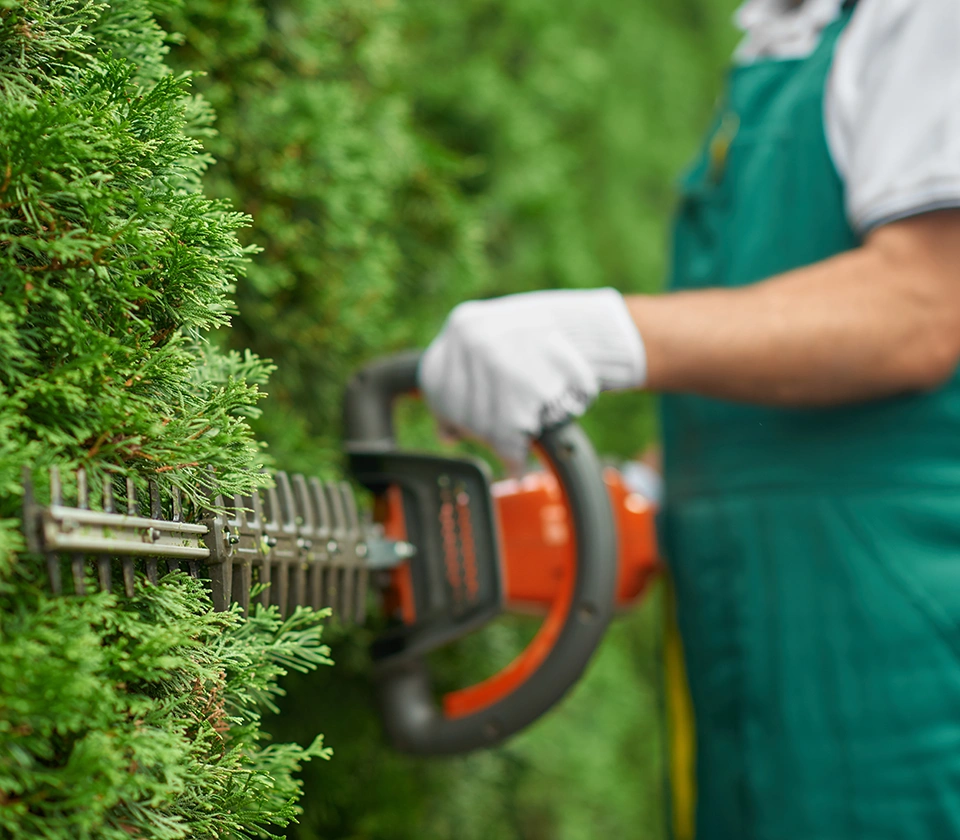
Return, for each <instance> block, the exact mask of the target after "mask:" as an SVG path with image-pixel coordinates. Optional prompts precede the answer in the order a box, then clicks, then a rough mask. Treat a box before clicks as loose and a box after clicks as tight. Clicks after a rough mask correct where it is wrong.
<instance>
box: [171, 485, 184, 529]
mask: <svg viewBox="0 0 960 840" xmlns="http://www.w3.org/2000/svg"><path fill="white" fill-rule="evenodd" d="M170 498H171V501H172V504H173V521H174V522H183V499H182V498H181V495H180V488H179V487H177V486H176V485H174V486H173V487H171V488H170Z"/></svg>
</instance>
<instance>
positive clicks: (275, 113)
mask: <svg viewBox="0 0 960 840" xmlns="http://www.w3.org/2000/svg"><path fill="white" fill-rule="evenodd" d="M732 7H733V0H725V2H723V3H715V2H712V0H629V2H628V0H614V2H612V3H600V4H598V3H595V2H591V0H458V2H454V3H443V2H437V0H406V2H403V3H400V2H395V0H271V2H269V3H268V2H260V1H259V0H228V2H214V1H213V0H186V2H185V3H184V5H183V6H182V7H181V8H180V9H178V10H176V11H175V12H173V13H171V15H170V18H169V21H170V28H171V29H172V30H174V31H177V32H179V33H182V40H181V42H180V44H179V46H177V47H176V49H175V50H174V60H175V61H176V62H178V63H180V65H181V66H183V67H198V68H203V69H204V70H205V71H206V75H205V76H204V77H203V78H201V79H198V80H197V86H198V88H199V89H200V90H202V92H203V94H204V96H205V97H207V98H208V99H209V100H210V101H211V102H212V103H213V105H214V107H215V109H216V111H217V113H218V122H217V128H218V130H219V134H218V136H216V137H214V138H211V140H210V141H209V143H208V148H209V149H210V150H211V151H213V152H214V154H215V156H216V157H217V158H218V159H219V161H220V162H219V163H218V164H217V165H216V166H215V167H213V169H212V170H211V173H210V177H209V179H208V182H207V183H208V184H209V185H210V188H211V189H212V190H213V191H214V192H215V194H217V195H221V196H224V197H228V198H230V199H231V200H232V201H234V202H235V203H236V204H237V205H238V206H239V207H241V208H242V209H243V210H245V211H246V212H248V213H249V214H251V215H252V216H253V218H254V223H253V226H252V227H251V228H250V229H249V230H248V231H245V232H244V233H243V234H242V236H243V238H244V241H245V242H248V243H252V244H256V245H257V246H258V247H260V248H261V249H262V251H261V253H260V254H259V255H258V256H256V257H255V258H254V262H253V265H252V267H251V269H250V272H249V279H248V280H247V281H245V282H244V283H243V284H241V286H240V289H239V294H238V300H239V306H240V312H239V316H238V318H237V319H236V322H235V323H236V328H235V329H234V330H233V332H232V333H231V334H230V336H229V337H228V341H229V342H231V343H232V344H233V346H237V347H239V346H250V347H253V348H254V349H255V350H256V351H257V352H259V353H260V354H262V355H263V356H265V357H269V358H271V359H273V360H274V361H276V362H277V363H278V366H279V370H278V372H277V374H276V375H275V376H274V378H273V379H272V381H271V387H270V391H271V394H270V398H269V399H268V400H267V401H266V402H265V404H264V413H263V416H262V418H260V419H259V420H257V421H254V425H255V427H256V429H257V431H258V433H259V434H260V435H261V436H262V437H263V438H264V439H265V440H267V441H268V442H269V444H270V450H269V451H270V454H271V455H272V457H273V458H275V460H276V462H277V463H279V464H282V465H284V466H286V467H296V468H310V469H315V470H318V471H332V470H333V469H335V467H336V465H337V464H338V463H339V460H340V453H339V441H340V437H339V428H338V425H339V413H340V395H341V392H342V387H343V383H344V381H345V378H346V377H347V375H348V374H349V372H350V371H351V370H352V369H353V368H354V367H356V366H357V365H358V364H360V363H361V362H363V361H364V360H366V359H368V358H369V357H371V356H372V355H375V354H377V353H382V352H386V351H390V350H393V349H398V348H402V347H408V346H422V345H424V344H425V343H426V342H427V341H428V340H429V338H430V337H431V336H432V335H433V334H434V332H435V331H436V330H437V328H438V327H439V325H440V324H441V322H442V319H443V317H444V315H445V314H446V312H447V311H448V310H449V309H450V307H451V306H453V305H454V304H455V303H456V302H458V301H460V300H463V299H466V298H470V297H475V296H488V295H495V294H500V293H507V292H513V291H518V290H524V289H533V288H541V287H554V286H561V287H562V286H585V285H586V286H589V285H600V284H613V285H616V286H618V287H620V288H621V289H624V290H651V289H654V288H656V287H657V286H658V285H659V283H660V281H661V277H662V275H663V273H664V267H665V266H664V254H665V247H664V246H665V238H666V226H667V220H668V217H669V213H670V207H671V205H672V201H673V190H672V185H673V181H674V178H675V177H676V175H677V173H678V172H679V170H680V169H681V167H682V165H683V163H684V161H685V160H686V159H687V157H688V156H689V155H690V154H691V153H692V151H693V149H694V146H695V143H696V141H697V134H698V131H699V130H700V128H701V127H702V126H703V125H704V124H705V123H706V121H707V119H708V115H709V111H710V109H711V107H712V102H713V98H714V97H715V95H716V92H717V88H718V83H719V74H718V72H717V71H718V70H719V68H720V67H721V66H722V64H723V63H724V62H725V60H726V56H727V54H728V52H729V49H730V47H731V45H732V34H733V33H732V29H731V27H730V26H729V23H728V21H729V14H730V12H731V11H732ZM586 422H587V425H588V427H589V429H590V431H591V433H592V434H593V436H594V439H595V440H596V441H597V443H598V445H599V446H600V448H601V449H603V450H604V451H606V452H608V453H616V454H620V455H630V454H633V453H634V452H636V451H637V450H638V449H639V448H640V447H641V446H642V445H644V444H645V443H646V442H647V441H649V440H650V439H651V437H652V435H653V422H652V411H651V403H650V401H649V400H648V399H647V398H645V397H642V396H620V397H615V398H613V397H611V398H605V399H603V400H601V404H600V405H599V406H598V407H597V408H596V409H595V410H594V411H592V412H591V414H590V416H589V417H588V418H587V421H586ZM656 609H657V605H656V604H655V603H651V604H650V608H649V609H648V610H647V611H646V612H644V613H642V614H639V615H636V616H634V617H633V618H632V619H631V620H629V621H625V622H623V623H621V624H618V625H617V627H616V629H615V630H614V631H613V632H612V633H611V635H610V637H609V639H608V640H607V642H606V643H605V645H604V647H603V650H602V651H601V654H600V656H599V658H598V660H597V661H596V663H595V665H594V666H593V667H592V669H591V671H590V674H589V676H588V678H587V679H586V680H584V681H583V682H582V684H581V685H580V686H579V687H578V688H577V690H576V692H575V693H574V695H573V696H572V697H571V699H570V700H569V701H568V702H567V703H565V704H564V705H563V706H562V707H561V708H560V709H559V710H558V711H557V712H556V713H554V714H553V715H551V716H550V717H549V718H548V719H547V720H545V721H544V722H543V723H542V724H540V725H538V726H537V727H535V728H534V729H533V730H532V731H530V732H528V733H526V734H524V735H523V736H522V737H520V738H518V739H516V740H514V741H512V742H511V743H510V744H509V745H508V746H507V747H506V748H504V749H501V750H498V751H495V752H493V753H488V754H484V755H478V756H473V757H469V758H467V759H463V760H452V761H449V760H447V761H442V762H424V761H411V760H407V759H404V758H402V757H399V756H396V755H394V754H392V753H390V752H389V751H388V750H385V749H384V746H383V744H382V740H381V736H380V732H379V728H378V724H377V721H376V718H375V716H374V713H373V701H372V693H371V686H370V681H369V679H370V678H369V674H368V671H367V658H366V653H365V642H366V639H365V633H364V632H355V633H352V634H341V635H340V636H339V637H338V638H337V639H336V640H335V641H334V642H333V645H332V646H333V651H334V654H333V655H334V659H335V660H336V662H337V665H336V667H335V668H334V669H329V670H327V671H325V672H324V673H321V674H317V675H313V676H309V677H306V678H302V679H298V680H296V681H294V683H292V684H291V688H292V692H291V696H290V697H289V698H288V700H287V701H286V703H285V705H284V709H285V714H284V715H283V716H281V717H279V718H277V719H276V720H275V721H274V722H273V723H272V724H271V725H272V727H273V730H274V731H275V732H276V733H277V734H278V735H279V736H281V737H283V738H295V737H296V738H300V739H301V740H303V741H304V742H306V740H307V739H308V738H309V737H310V733H311V732H312V731H313V729H314V728H315V727H316V725H317V723H316V721H321V722H322V723H323V726H324V729H325V732H326V733H327V735H328V742H329V743H330V744H331V745H332V746H333V748H334V751H335V758H334V760H333V761H332V762H330V763H329V764H323V765H319V764H318V765H314V766H312V767H311V768H308V770H307V775H306V777H305V778H306V782H307V787H306V790H307V796H306V798H305V808H306V813H305V814H304V817H303V820H302V823H301V826H300V827H296V828H292V829H291V830H290V832H291V833H290V835H289V836H291V837H297V838H302V840H308V839H309V840H314V839H315V838H327V840H334V839H336V840H341V839H342V840H346V838H351V840H354V839H355V838H357V839H359V838H365V840H366V839H368V840H406V838H410V840H413V838H417V840H423V839H424V838H437V839H438V840H439V838H453V837H456V838H458V840H470V838H474V837H476V838H488V837H490V838H518V840H519V838H524V840H526V839H527V838H538V837H544V838H546V837H549V838H562V840H579V839H580V838H584V840H585V839H586V838H593V837H596V836H600V835H601V834H606V833H609V834H612V835H618V836H622V837H630V838H633V837H638V838H639V837H648V836H650V837H653V836H657V834H658V832H659V828H658V826H659V799H660V766H659V762H660V758H659V755H660V745H659V741H658V731H659V727H658V722H657V713H656V710H655V702H654V696H655V692H654V690H653V684H654V682H655V677H654V673H655V671H656V667H657V664H656V659H657V653H656V633H655V627H656V625H657V623H658V619H657V616H656ZM527 629H528V628H526V627H525V626H520V627H518V626H516V625H515V623H512V622H505V623H503V624H501V625H499V626H497V627H494V628H491V629H490V630H489V631H487V632H485V633H484V634H481V638H480V639H478V640H475V641H474V642H473V643H472V644H471V645H470V652H469V653H461V654H460V655H458V656H452V657H447V658H445V659H444V660H443V662H442V663H441V667H442V669H443V671H444V676H445V677H446V678H448V679H451V680H453V679H454V678H456V677H458V676H460V677H463V678H468V677H474V678H475V677H476V676H477V675H478V674H480V673H483V672H484V671H485V670H489V668H490V667H491V664H492V662H494V661H495V660H498V659H502V657H503V655H504V651H509V650H512V649H515V648H516V645H517V644H518V639H519V638H520V637H522V636H523V634H524V633H525V632H526V631H527ZM461 650H462V649H461Z"/></svg>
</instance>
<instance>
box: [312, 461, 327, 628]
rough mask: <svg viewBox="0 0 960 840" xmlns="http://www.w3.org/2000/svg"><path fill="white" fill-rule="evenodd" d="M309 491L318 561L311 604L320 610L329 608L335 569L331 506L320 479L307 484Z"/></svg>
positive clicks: (313, 574) (314, 566)
mask: <svg viewBox="0 0 960 840" xmlns="http://www.w3.org/2000/svg"><path fill="white" fill-rule="evenodd" d="M307 489H308V490H309V494H310V502H311V507H312V508H313V512H314V534H315V540H316V553H315V555H314V556H315V558H316V560H315V562H314V564H313V569H312V570H311V576H310V604H311V606H312V607H313V608H314V609H317V610H319V609H322V608H323V607H325V606H327V604H328V601H329V596H328V592H329V590H330V587H331V585H332V583H331V581H332V572H333V569H332V567H331V565H330V563H331V557H330V549H329V546H328V543H329V542H330V540H331V521H330V506H329V505H328V504H327V496H326V493H325V492H324V490H323V485H322V484H321V483H320V480H319V479H318V478H315V477H311V478H310V479H309V480H308V482H307Z"/></svg>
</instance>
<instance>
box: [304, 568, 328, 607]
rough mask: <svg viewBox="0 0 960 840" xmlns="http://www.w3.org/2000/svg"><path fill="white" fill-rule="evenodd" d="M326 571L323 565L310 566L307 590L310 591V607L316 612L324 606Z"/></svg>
mask: <svg viewBox="0 0 960 840" xmlns="http://www.w3.org/2000/svg"><path fill="white" fill-rule="evenodd" d="M326 571H327V570H326V567H324V565H323V564H322V563H311V564H310V570H309V572H308V582H307V588H308V589H309V590H310V606H311V607H313V609H315V610H319V609H320V608H321V607H322V606H323V576H324V575H325V574H326Z"/></svg>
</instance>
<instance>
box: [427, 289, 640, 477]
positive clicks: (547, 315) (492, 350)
mask: <svg viewBox="0 0 960 840" xmlns="http://www.w3.org/2000/svg"><path fill="white" fill-rule="evenodd" d="M646 367H647V365H646V353H645V351H644V347H643V341H642V340H641V338H640V334H639V332H637V328H636V327H635V326H634V324H633V321H632V320H631V318H630V313H629V312H628V310H627V307H626V304H625V303H624V300H623V297H622V296H621V295H620V293H619V292H617V291H616V290H615V289H589V290H569V291H548V292H529V293H527V294H519V295H510V296H508V297H503V298H497V299H495V300H487V301H474V302H470V303H463V304H460V306H458V307H456V309H454V310H453V312H452V313H451V314H450V317H449V318H448V319H447V322H446V324H445V325H444V327H443V330H442V331H441V332H440V335H438V336H437V338H436V339H434V341H433V343H432V344H431V345H430V347H429V348H427V351H426V352H425V353H424V355H423V358H422V359H421V362H420V369H419V377H418V378H419V382H420V390H421V392H422V393H423V396H424V398H425V399H426V401H427V403H428V404H429V406H430V407H431V409H432V410H433V412H434V414H435V415H436V416H437V417H438V419H439V420H440V422H441V424H442V425H443V426H445V427H446V428H447V429H448V430H449V431H452V432H453V433H455V434H458V435H473V436H476V437H478V438H480V439H481V440H484V441H486V442H487V443H489V444H491V445H492V446H493V447H494V448H495V449H496V450H497V452H498V453H499V454H500V456H501V457H502V458H504V460H505V461H507V462H508V464H509V465H510V466H511V467H513V468H518V467H520V466H522V464H523V462H524V461H525V459H526V456H527V452H528V450H529V447H530V443H531V441H532V440H533V439H534V438H536V437H538V436H539V435H540V433H541V432H542V431H543V430H544V429H546V428H549V427H550V426H553V425H556V424H558V423H561V422H563V421H564V420H567V419H568V418H571V417H579V416H580V415H581V414H583V412H584V411H585V410H586V409H587V407H588V406H589V405H590V403H591V402H593V400H594V399H596V396H597V394H598V393H599V392H600V391H606V390H615V389H624V388H639V387H642V386H643V384H644V382H645V380H646Z"/></svg>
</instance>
